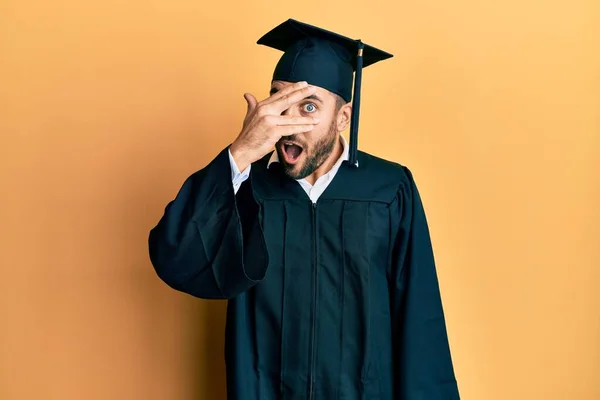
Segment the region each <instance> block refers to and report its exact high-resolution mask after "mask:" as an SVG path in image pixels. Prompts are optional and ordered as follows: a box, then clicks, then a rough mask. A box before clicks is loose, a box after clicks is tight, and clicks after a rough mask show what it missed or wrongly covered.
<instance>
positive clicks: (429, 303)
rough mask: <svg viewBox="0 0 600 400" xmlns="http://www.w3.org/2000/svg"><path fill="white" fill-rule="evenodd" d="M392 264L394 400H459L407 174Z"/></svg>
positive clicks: (428, 247) (420, 212)
mask: <svg viewBox="0 0 600 400" xmlns="http://www.w3.org/2000/svg"><path fill="white" fill-rule="evenodd" d="M405 173H406V182H405V183H404V184H402V185H401V188H400V190H399V193H398V197H397V206H398V207H397V210H398V211H397V220H396V222H397V224H396V225H397V229H398V231H397V236H396V241H395V247H394V253H393V262H392V271H391V276H392V285H391V287H392V289H391V304H392V315H393V321H392V326H393V338H394V364H395V379H394V380H395V396H394V398H395V399H398V400H420V399H427V400H459V399H460V396H459V391H458V385H457V382H456V378H455V374H454V369H453V365H452V357H451V354H450V347H449V342H448V335H447V332H446V323H445V318H444V311H443V307H442V300H441V295H440V288H439V284H438V278H437V274H436V266H435V261H434V255H433V250H432V244H431V240H430V234H429V229H428V226H427V220H426V216H425V211H424V209H423V204H422V203H421V198H420V196H419V192H418V190H417V186H416V184H415V182H414V180H413V177H412V175H411V173H410V171H409V170H408V169H406V168H405Z"/></svg>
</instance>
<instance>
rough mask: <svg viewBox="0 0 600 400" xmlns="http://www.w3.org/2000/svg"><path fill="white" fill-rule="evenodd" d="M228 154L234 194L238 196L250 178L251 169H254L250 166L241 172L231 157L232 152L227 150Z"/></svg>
mask: <svg viewBox="0 0 600 400" xmlns="http://www.w3.org/2000/svg"><path fill="white" fill-rule="evenodd" d="M227 153H228V154H229V165H230V167H231V183H232V184H233V192H234V193H236V194H237V192H238V190H239V189H240V186H241V185H242V183H244V181H246V179H248V177H249V176H250V168H251V167H252V164H250V165H248V167H246V169H245V170H244V171H242V172H240V169H239V168H238V166H237V164H236V163H235V160H234V159H233V156H232V155H231V150H229V149H227Z"/></svg>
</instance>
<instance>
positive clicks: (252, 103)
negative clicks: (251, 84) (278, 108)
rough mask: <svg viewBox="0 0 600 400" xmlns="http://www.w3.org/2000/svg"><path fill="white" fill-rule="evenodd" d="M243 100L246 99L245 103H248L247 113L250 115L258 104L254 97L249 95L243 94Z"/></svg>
mask: <svg viewBox="0 0 600 400" xmlns="http://www.w3.org/2000/svg"><path fill="white" fill-rule="evenodd" d="M244 99H246V103H248V108H247V111H246V112H247V113H248V114H250V113H251V112H252V111H253V110H254V109H255V108H256V105H257V104H258V101H257V100H256V97H254V96H253V95H252V94H251V93H244Z"/></svg>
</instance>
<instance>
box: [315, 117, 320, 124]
mask: <svg viewBox="0 0 600 400" xmlns="http://www.w3.org/2000/svg"><path fill="white" fill-rule="evenodd" d="M313 122H314V123H315V124H318V123H319V122H321V120H320V119H319V118H313Z"/></svg>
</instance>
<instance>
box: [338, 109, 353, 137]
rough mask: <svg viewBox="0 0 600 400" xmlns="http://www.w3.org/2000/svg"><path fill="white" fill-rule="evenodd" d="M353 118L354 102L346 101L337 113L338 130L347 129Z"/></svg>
mask: <svg viewBox="0 0 600 400" xmlns="http://www.w3.org/2000/svg"><path fill="white" fill-rule="evenodd" d="M351 118H352V104H351V103H346V104H344V105H343V106H342V107H341V108H340V110H339V111H338V114H337V121H336V122H337V130H338V132H342V131H344V130H346V128H347V127H348V125H349V124H350V119H351Z"/></svg>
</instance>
